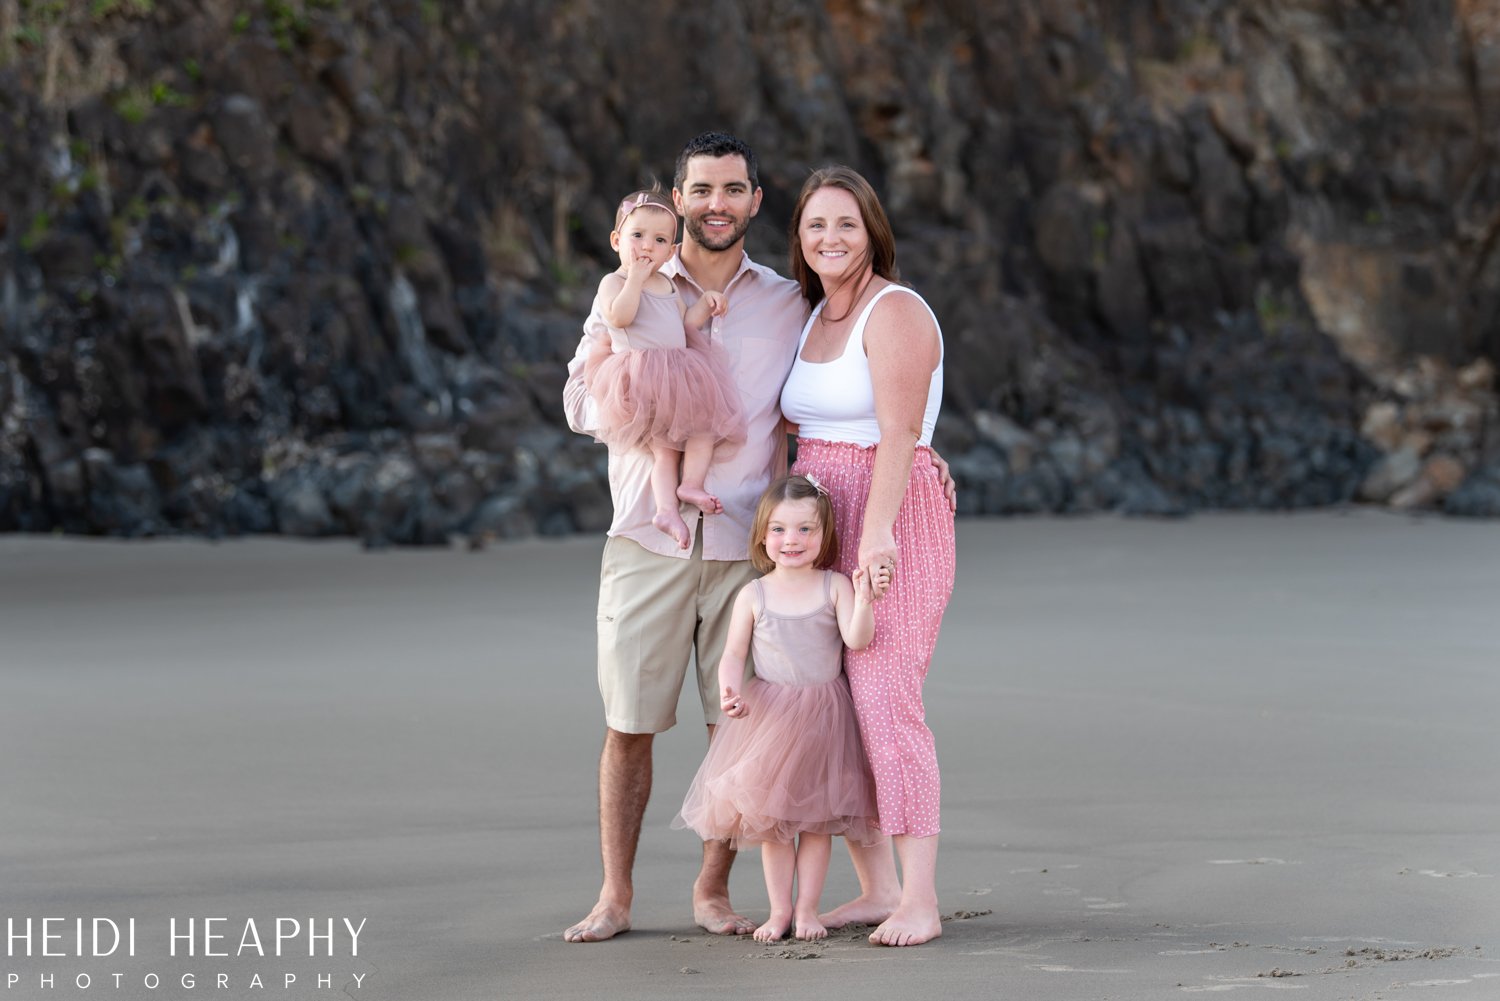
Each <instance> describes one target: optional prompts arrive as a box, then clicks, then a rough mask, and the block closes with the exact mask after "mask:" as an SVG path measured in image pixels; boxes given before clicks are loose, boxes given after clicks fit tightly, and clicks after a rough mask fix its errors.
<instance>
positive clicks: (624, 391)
mask: <svg viewBox="0 0 1500 1001" xmlns="http://www.w3.org/2000/svg"><path fill="white" fill-rule="evenodd" d="M595 312H596V313H598V312H599V310H598V308H597V307H596V309H595ZM608 329H609V335H610V339H611V341H612V342H613V344H614V354H612V355H610V356H609V357H608V358H606V359H605V360H604V361H603V362H601V363H600V364H599V367H598V368H597V369H596V370H595V371H594V373H593V377H592V379H591V381H590V384H589V392H590V393H591V394H592V395H593V397H594V401H595V403H597V404H598V407H599V419H598V425H597V427H598V430H597V437H598V439H599V440H600V441H602V442H604V443H606V444H608V445H610V446H612V447H614V448H617V449H619V450H621V451H629V450H631V449H636V448H650V447H651V446H652V445H656V444H660V445H666V446H667V447H669V448H676V449H681V448H682V447H683V446H684V445H685V444H686V443H687V441H688V439H689V438H697V437H701V436H709V437H712V438H713V440H714V445H715V446H716V447H731V448H732V447H734V446H737V445H739V444H741V443H743V442H744V440H745V415H744V411H743V409H742V407H741V406H740V394H739V391H738V390H737V389H735V386H734V380H733V378H732V377H731V376H730V374H729V358H728V355H727V354H726V352H725V351H724V349H723V347H721V346H720V345H718V344H712V343H711V344H709V346H708V350H706V351H699V350H697V349H696V348H690V347H688V344H687V335H686V332H685V331H684V330H683V322H682V311H681V309H680V308H679V307H678V304H677V290H676V288H675V287H674V288H673V290H672V292H671V293H670V294H667V295H659V294H656V293H653V292H645V291H643V292H642V293H641V304H640V306H639V308H638V309H637V310H636V314H635V322H634V323H632V324H631V325H630V326H629V327H628V328H626V329H624V330H620V329H617V328H614V327H610V328H608ZM725 454H726V453H725V452H723V451H721V452H719V453H718V457H719V458H723V457H724V455H725Z"/></svg>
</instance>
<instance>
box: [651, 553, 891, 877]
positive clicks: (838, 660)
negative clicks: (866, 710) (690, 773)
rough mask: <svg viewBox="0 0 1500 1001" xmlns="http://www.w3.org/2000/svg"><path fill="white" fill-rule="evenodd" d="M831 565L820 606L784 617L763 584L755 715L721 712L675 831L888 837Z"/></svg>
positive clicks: (738, 843) (758, 838) (717, 836)
mask: <svg viewBox="0 0 1500 1001" xmlns="http://www.w3.org/2000/svg"><path fill="white" fill-rule="evenodd" d="M832 584H833V574H832V572H831V571H824V576H823V595H824V600H823V604H822V606H821V607H819V608H818V609H817V610H815V611H813V612H809V613H807V614H803V615H783V614H780V613H778V612H775V611H773V610H771V609H769V608H767V607H766V598H765V589H764V588H763V587H762V586H761V582H760V581H758V580H757V581H752V582H751V584H750V586H751V587H752V588H754V589H755V630H754V633H753V634H752V636H751V640H750V647H751V651H752V653H753V655H754V658H755V677H753V678H751V679H750V680H749V681H748V682H747V683H746V685H745V692H744V700H745V702H746V704H747V705H748V706H749V709H750V712H749V714H748V715H746V716H742V717H740V718H739V719H731V718H730V717H728V716H721V717H720V718H719V723H718V726H717V728H716V730H715V732H714V739H713V742H712V743H711V744H710V745H709V749H708V754H707V756H706V757H704V759H703V764H702V765H701V766H700V767H699V769H698V774H697V775H696V776H695V777H694V778H693V782H692V785H691V786H690V787H689V788H688V793H687V797H686V798H685V799H684V801H683V804H682V812H681V813H679V814H678V815H677V817H676V818H675V819H674V820H673V821H672V826H673V827H675V828H692V829H693V830H694V831H696V832H697V833H698V835H699V837H701V838H703V839H704V840H705V841H714V840H720V841H725V840H727V841H728V842H729V843H730V844H731V845H732V846H733V847H735V848H739V847H742V846H746V845H752V844H759V843H761V842H765V841H775V842H779V843H782V844H786V843H789V842H791V841H793V840H794V839H795V838H796V836H797V834H799V833H801V832H808V833H812V834H838V835H843V836H844V837H846V838H850V839H853V840H855V841H858V842H859V843H861V844H867V845H868V844H874V843H876V842H877V841H879V840H880V837H881V835H880V832H879V829H878V824H877V823H876V820H875V793H874V781H875V780H874V777H873V776H872V775H871V772H870V765H869V762H868V760H867V759H866V757H865V752H864V747H863V746H862V745H861V744H860V739H859V726H858V724H857V723H856V722H855V719H854V703H853V700H852V699H851V698H850V695H849V682H848V680H847V679H846V678H845V677H844V672H843V666H842V665H843V652H844V641H843V637H842V636H841V635H840V633H839V626H838V618H837V616H836V614H835V612H834V609H833V596H832Z"/></svg>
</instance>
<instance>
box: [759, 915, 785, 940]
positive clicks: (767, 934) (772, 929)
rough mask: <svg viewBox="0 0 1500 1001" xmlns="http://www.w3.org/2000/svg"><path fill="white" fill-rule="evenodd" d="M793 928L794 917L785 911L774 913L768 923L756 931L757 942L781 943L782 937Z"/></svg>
mask: <svg viewBox="0 0 1500 1001" xmlns="http://www.w3.org/2000/svg"><path fill="white" fill-rule="evenodd" d="M791 926H792V916H791V915H790V914H788V913H786V912H785V911H781V912H777V911H772V912H771V917H770V918H769V919H768V920H767V921H766V923H765V924H763V925H761V926H760V927H759V928H757V929H755V941H757V942H777V941H780V940H781V938H782V936H784V935H785V934H786V931H787V929H788V928H790V927H791Z"/></svg>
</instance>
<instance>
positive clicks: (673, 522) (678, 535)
mask: <svg viewBox="0 0 1500 1001" xmlns="http://www.w3.org/2000/svg"><path fill="white" fill-rule="evenodd" d="M651 524H653V525H655V526H656V530H657V531H658V532H660V533H662V534H663V535H667V536H671V537H672V538H673V539H674V540H676V542H677V548H678V549H686V548H687V547H688V546H691V545H692V544H693V537H692V536H691V535H689V534H688V527H687V522H685V521H683V520H682V515H680V514H678V513H677V512H676V511H658V512H656V517H655V518H652V519H651Z"/></svg>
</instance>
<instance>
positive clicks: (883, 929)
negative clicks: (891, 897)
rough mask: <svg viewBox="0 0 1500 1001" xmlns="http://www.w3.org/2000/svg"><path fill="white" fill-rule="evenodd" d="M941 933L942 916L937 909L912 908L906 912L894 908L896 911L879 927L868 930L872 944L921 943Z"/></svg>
mask: <svg viewBox="0 0 1500 1001" xmlns="http://www.w3.org/2000/svg"><path fill="white" fill-rule="evenodd" d="M942 934H943V918H942V915H940V914H938V912H937V909H936V908H933V909H932V910H926V909H920V910H919V909H917V908H912V912H911V913H908V912H907V911H905V910H903V909H902V908H900V907H898V908H896V913H895V914H892V915H891V916H890V917H888V918H886V919H885V921H884V922H882V923H881V925H880V927H879V928H876V929H875V930H874V931H872V932H870V942H871V943H872V944H874V945H895V946H902V945H921V944H922V943H923V942H931V941H932V940H933V939H935V938H939V937H941V936H942Z"/></svg>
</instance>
